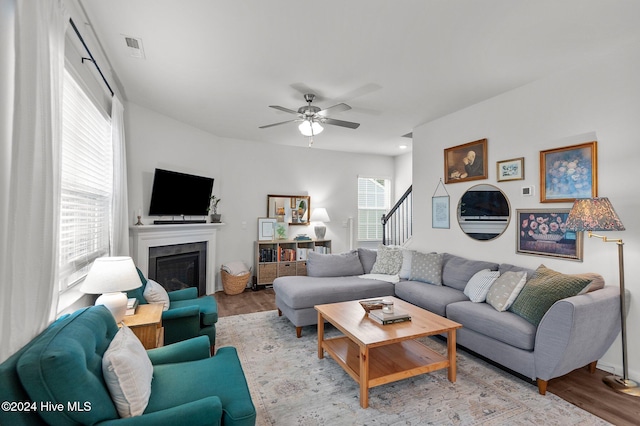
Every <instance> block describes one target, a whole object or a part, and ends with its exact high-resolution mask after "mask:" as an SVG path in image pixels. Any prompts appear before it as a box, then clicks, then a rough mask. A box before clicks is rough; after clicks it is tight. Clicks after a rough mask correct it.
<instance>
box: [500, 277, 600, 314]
mask: <svg viewBox="0 0 640 426" xmlns="http://www.w3.org/2000/svg"><path fill="white" fill-rule="evenodd" d="M590 283H591V280H590V279H588V278H581V277H577V276H575V275H566V274H562V273H560V272H557V271H554V270H553V269H549V268H547V267H545V266H544V265H540V266H539V267H538V269H536V273H535V274H534V275H533V277H532V278H531V279H530V280H529V282H527V284H526V285H525V286H524V288H523V289H522V291H521V292H520V295H519V296H518V298H517V299H516V300H515V302H513V305H512V306H511V308H510V309H509V310H510V311H511V312H513V313H514V314H517V315H519V316H521V317H522V318H524V319H526V320H527V321H529V322H530V323H531V324H533V325H535V326H538V324H540V321H541V320H542V317H543V316H544V314H545V313H547V311H548V310H549V308H550V307H551V305H553V304H554V303H556V302H557V301H558V300H560V299H564V298H565V297H571V296H575V295H577V294H578V293H580V292H581V291H582V290H583V289H584V288H585V287H587V286H588V285H589V284H590Z"/></svg>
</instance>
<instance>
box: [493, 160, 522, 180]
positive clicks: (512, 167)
mask: <svg viewBox="0 0 640 426" xmlns="http://www.w3.org/2000/svg"><path fill="white" fill-rule="evenodd" d="M496 169H497V172H496V176H497V177H498V182H504V181H508V180H523V179H524V157H520V158H512V159H511V160H503V161H498V162H496Z"/></svg>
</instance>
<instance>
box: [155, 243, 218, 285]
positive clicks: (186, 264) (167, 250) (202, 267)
mask: <svg viewBox="0 0 640 426" xmlns="http://www.w3.org/2000/svg"><path fill="white" fill-rule="evenodd" d="M206 259H207V243H206V242H204V241H203V242H197V243H188V244H174V245H166V246H158V247H150V248H149V272H148V276H149V278H151V279H152V280H154V281H156V282H158V283H159V284H160V285H162V286H163V287H164V288H165V289H166V290H167V291H174V290H181V289H184V288H189V287H196V288H197V289H198V296H203V295H205V294H206V292H207V288H206V287H207V279H206V278H207V269H206V268H207V261H206Z"/></svg>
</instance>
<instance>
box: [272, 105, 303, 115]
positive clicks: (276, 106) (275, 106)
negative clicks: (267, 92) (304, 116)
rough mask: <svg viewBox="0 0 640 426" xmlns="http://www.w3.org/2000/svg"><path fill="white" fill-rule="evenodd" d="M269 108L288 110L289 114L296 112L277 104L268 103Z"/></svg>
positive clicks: (296, 112)
mask: <svg viewBox="0 0 640 426" xmlns="http://www.w3.org/2000/svg"><path fill="white" fill-rule="evenodd" d="M269 108H273V109H277V110H279V111H284V112H288V113H289V114H298V111H294V110H292V109H289V108H285V107H281V106H278V105H269Z"/></svg>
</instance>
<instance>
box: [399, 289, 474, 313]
mask: <svg viewBox="0 0 640 426" xmlns="http://www.w3.org/2000/svg"><path fill="white" fill-rule="evenodd" d="M395 292H396V296H397V297H399V298H401V299H403V300H407V301H410V302H411V303H413V304H414V305H417V306H420V307H421V308H423V309H426V310H428V311H430V312H433V313H434V314H437V315H440V316H446V309H447V305H448V304H450V303H453V302H460V301H463V300H468V299H467V296H465V295H464V293H462V292H461V291H460V290H456V289H454V288H451V287H445V286H439V285H431V284H426V283H423V282H420V281H400V282H399V283H397V284H396V285H395Z"/></svg>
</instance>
